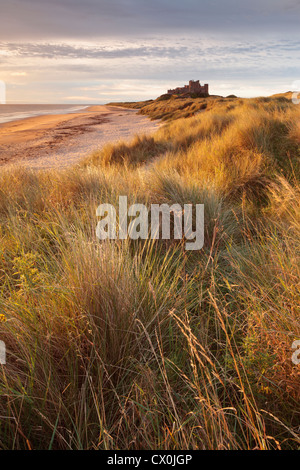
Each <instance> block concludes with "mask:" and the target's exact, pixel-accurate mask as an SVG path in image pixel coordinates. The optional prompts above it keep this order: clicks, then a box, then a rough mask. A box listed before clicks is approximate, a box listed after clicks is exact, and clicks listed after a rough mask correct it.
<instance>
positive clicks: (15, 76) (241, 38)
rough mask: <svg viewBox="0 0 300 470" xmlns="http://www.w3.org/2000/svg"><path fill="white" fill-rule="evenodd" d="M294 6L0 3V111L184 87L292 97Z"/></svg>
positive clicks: (297, 11) (296, 48)
mask: <svg viewBox="0 0 300 470" xmlns="http://www.w3.org/2000/svg"><path fill="white" fill-rule="evenodd" d="M299 24H300V0H251V1H249V0H181V1H179V0H84V1H83V0H51V1H50V0H49V1H45V0H0V81H3V82H5V84H6V92H7V93H6V99H7V102H8V103H76V104H77V103H80V104H81V103H82V104H89V103H107V102H110V101H135V100H144V99H151V98H156V97H157V96H159V95H161V94H163V93H165V92H166V90H167V89H168V88H174V87H176V86H183V85H184V84H186V83H188V81H189V80H200V82H201V83H209V85H210V92H211V94H220V95H223V96H227V95H229V94H235V95H238V96H243V97H251V96H261V95H265V96H266V95H271V94H273V93H280V92H285V91H289V90H292V89H293V88H294V87H295V82H296V81H299V80H300V33H299V31H300V27H299Z"/></svg>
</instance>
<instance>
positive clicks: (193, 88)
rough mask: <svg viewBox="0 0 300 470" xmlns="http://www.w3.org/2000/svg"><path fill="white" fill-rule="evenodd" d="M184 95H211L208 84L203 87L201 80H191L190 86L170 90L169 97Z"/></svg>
mask: <svg viewBox="0 0 300 470" xmlns="http://www.w3.org/2000/svg"><path fill="white" fill-rule="evenodd" d="M182 93H197V94H198V93H199V94H204V95H209V90H208V84H207V83H206V84H205V85H203V86H202V85H201V83H200V82H199V80H195V81H194V80H190V81H189V84H188V85H184V86H183V87H178V88H174V89H173V90H168V95H180V94H182Z"/></svg>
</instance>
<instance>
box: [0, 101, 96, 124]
mask: <svg viewBox="0 0 300 470" xmlns="http://www.w3.org/2000/svg"><path fill="white" fill-rule="evenodd" d="M89 106H91V105H87V106H84V105H68V104H0V124H3V123H4V122H10V121H15V120H17V119H25V118H28V117H34V116H41V115H43V114H65V113H75V112H80V111H82V110H84V109H86V108H88V107H89Z"/></svg>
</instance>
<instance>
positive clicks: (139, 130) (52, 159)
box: [0, 106, 160, 169]
mask: <svg viewBox="0 0 300 470" xmlns="http://www.w3.org/2000/svg"><path fill="white" fill-rule="evenodd" d="M159 126H160V124H159V123H158V122H151V121H150V120H149V118H147V117H145V116H141V115H138V114H137V111H136V110H132V109H125V108H121V107H116V106H90V107H89V108H86V109H84V110H82V111H79V112H76V113H69V114H56V115H43V116H36V117H31V118H26V119H22V120H18V121H12V122H8V123H5V124H0V166H1V165H7V164H18V165H25V166H29V167H31V168H36V169H47V168H65V167H67V166H71V165H73V164H75V163H77V162H78V161H80V160H81V159H82V158H84V157H86V156H87V155H89V154H90V153H91V152H93V151H94V150H97V149H100V148H102V147H103V146H104V145H105V144H106V143H108V142H117V141H119V140H130V139H131V138H132V137H133V136H134V135H135V134H151V133H153V132H154V131H155V130H156V129H158V127H159Z"/></svg>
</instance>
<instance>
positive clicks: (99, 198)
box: [0, 98, 300, 450]
mask: <svg viewBox="0 0 300 470" xmlns="http://www.w3.org/2000/svg"><path fill="white" fill-rule="evenodd" d="M181 101H184V100H181ZM190 101H192V104H186V106H184V102H183V103H181V104H180V106H181V107H182V109H179V108H180V106H179V105H176V100H173V101H172V103H171V101H170V100H169V101H161V102H154V104H153V103H152V104H150V105H149V104H148V106H150V111H149V110H148V111H147V106H144V107H143V112H145V113H147V112H149V113H156V114H159V113H160V114H161V115H162V114H163V113H167V116H169V117H170V116H171V115H172V113H173V117H172V119H173V120H172V121H171V122H170V123H168V124H166V125H165V126H164V127H162V128H161V129H160V130H159V131H157V133H156V134H155V135H154V136H153V137H145V136H140V137H136V138H135V139H134V140H133V141H132V142H131V143H129V144H126V143H120V144H117V145H109V146H107V147H105V148H104V149H103V150H102V151H97V152H95V153H94V154H93V155H92V156H90V157H87V158H86V159H85V161H84V162H83V163H82V164H81V165H79V166H77V167H75V168H73V169H71V170H68V171H55V172H53V171H52V172H31V171H29V170H24V169H15V168H11V169H4V168H2V169H1V174H0V239H1V244H0V294H1V297H0V314H1V316H0V339H1V340H2V341H5V343H6V346H7V364H6V365H3V366H1V375H0V389H1V390H0V393H1V402H0V408H1V409H0V416H1V424H0V447H1V448H2V449H166V450H169V449H281V448H282V449H286V448H292V449H296V448H298V447H299V413H300V409H299V398H300V396H299V394H300V375H299V367H300V366H299V365H295V364H293V362H292V360H291V357H292V353H293V351H292V349H291V348H292V343H293V341H295V340H296V339H300V328H299V304H300V298H299V297H300V296H299V292H300V283H299V228H300V210H299V200H300V199H299V191H300V188H299V143H300V131H299V116H300V113H299V110H298V108H297V106H294V105H293V104H292V103H291V102H290V101H288V100H287V99H284V98H273V99H256V100H236V99H229V100H215V101H213V100H211V99H208V100H204V99H202V100H198V101H199V103H198V101H197V100H194V102H193V100H190ZM200 101H201V102H200ZM197 103H198V104H197ZM175 105H176V106H177V107H176V106H175ZM192 105H193V106H194V108H195V109H194V111H193V110H192V111H193V112H192V111H191V110H190V111H191V114H193V113H194V112H195V111H197V109H196V108H197V106H200V105H201V106H202V109H200V112H198V111H197V114H196V115H195V116H190V117H185V113H187V112H188V110H189V109H190V108H191V107H192ZM168 106H169V108H167V107H168ZM180 113H181V114H180ZM175 114H176V116H175ZM180 116H181V117H180ZM182 116H183V117H182ZM155 117H157V116H155ZM160 117H162V116H160ZM175 118H176V119H175ZM119 195H127V196H128V198H129V200H131V201H132V202H134V201H138V202H142V203H144V204H151V203H162V202H167V203H174V202H178V203H180V204H184V203H193V204H196V203H204V204H205V245H204V248H203V249H202V250H201V251H199V252H185V251H184V248H183V246H184V245H183V244H182V243H177V242H176V243H175V242H170V243H161V242H159V241H146V242H143V243H142V242H130V241H122V242H121V241H117V242H114V241H112V242H99V241H98V240H97V239H96V236H95V227H96V223H97V220H96V208H97V206H98V205H99V204H100V203H103V202H111V203H113V204H117V201H118V197H119Z"/></svg>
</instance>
